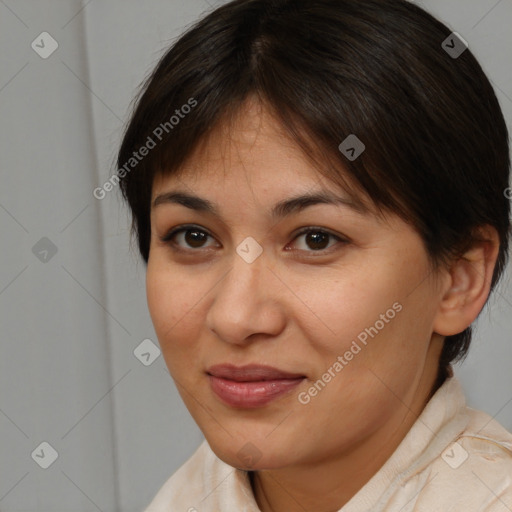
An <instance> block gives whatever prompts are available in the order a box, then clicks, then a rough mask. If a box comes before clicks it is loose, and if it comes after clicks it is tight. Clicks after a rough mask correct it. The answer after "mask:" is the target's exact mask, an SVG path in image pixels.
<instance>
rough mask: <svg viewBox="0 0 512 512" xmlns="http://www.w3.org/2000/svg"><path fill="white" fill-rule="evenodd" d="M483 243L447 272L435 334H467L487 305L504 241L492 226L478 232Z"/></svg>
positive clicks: (436, 319)
mask: <svg viewBox="0 0 512 512" xmlns="http://www.w3.org/2000/svg"><path fill="white" fill-rule="evenodd" d="M477 235H478V236H479V238H480V240H479V241H477V242H475V244H474V245H473V246H472V247H471V248H470V249H469V250H468V251H467V252H466V253H464V255H462V256H461V257H460V258H459V259H458V260H456V261H455V262H454V263H453V264H452V266H451V267H450V268H449V269H448V270H447V271H446V272H447V276H446V278H447V279H446V280H445V281H444V282H445V283H446V284H445V285H444V287H443V290H442V293H443V295H442V297H441V301H440V304H439V309H438V311H437V314H436V316H435V318H434V324H433V328H434V332H436V333H438V334H440V335H442V336H453V335H455V334H459V333H460V332H462V331H464V330H465V329H466V328H467V327H469V326H470V325H471V324H472V323H473V321H474V320H475V319H476V318H477V316H478V315H479V313H480V311H481V310H482V308H483V307H484V305H485V302H486V300H487V297H488V296H489V292H490V289H491V281H492V276H493V272H494V267H495V265H496V260H497V258H498V253H499V248H500V239H499V235H498V232H497V231H496V229H495V228H494V227H492V226H488V225H486V226H482V227H480V228H478V229H477Z"/></svg>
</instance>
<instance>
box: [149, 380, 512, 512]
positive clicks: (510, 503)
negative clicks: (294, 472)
mask: <svg viewBox="0 0 512 512" xmlns="http://www.w3.org/2000/svg"><path fill="white" fill-rule="evenodd" d="M370 511H371V512H381V511H383V512H384V511H385V512H450V511H453V512H455V511H457V512H512V434H511V433H510V432H508V431H507V430H505V429H504V428H503V427H502V426H501V425H500V424H499V423H498V422H497V421H495V420H493V419H492V418H491V417H490V416H489V415H488V414H486V413H484V412H481V411H477V410H474V409H471V408H469V407H467V406H466V400H465V397H464V392H463V390H462V387H461V385H460V382H459V381H458V380H457V378H456V377H451V378H448V379H447V380H446V381H445V382H444V384H443V385H442V386H441V387H440V388H439V389H438V390H437V392H436V393H435V394H434V396H433V397H432V398H431V400H430V401H429V402H428V404H427V405H426V407H425V409H424V410H423V412H422V413H421V415H420V416H419V418H418V419H417V420H416V422H415V423H414V425H413V426H412V427H411V429H410V430H409V432H408V433H407V435H406V436H405V438H404V439H403V440H402V442H401V443H400V445H399V446H398V448H397V449H396V450H395V452H394V453H393V454H392V455H391V457H390V458H389V459H388V460H387V462H386V463H385V464H384V465H383V466H382V467H381V468H380V470H379V471H378V472H377V473H376V474H375V475H374V476H373V477H372V478H371V479H370V480H369V481H368V482H367V483H366V484H365V485H364V486H363V487H362V488H361V489H360V490H359V492H358V493H357V494H356V495H354V496H353V497H352V499H351V500H350V501H349V502H348V503H347V504H346V505H345V506H344V507H342V508H341V509H340V512H370ZM145 512H259V508H258V505H257V504H256V501H255V499H254V496H253V493H252V489H251V485H250V482H249V474H248V473H247V472H246V471H243V470H240V469H236V468H233V467H232V466H229V465H227V464H226V463H224V462H222V461H221V460H220V459H219V458H218V457H217V456H216V455H215V454H214V453H213V451H212V450H211V448H210V447H209V445H208V443H207V442H206V441H203V443H202V444H201V445H200V446H199V448H198V449H197V451H196V452H195V453H194V454H193V455H192V457H191V458H190V459H189V460H188V461H187V462H186V463H185V464H183V466H181V468H180V469H179V470H178V471H177V472H176V473H175V474H174V475H173V476H171V478H169V480H167V482H166V483H165V484H164V485H163V487H162V488H161V489H160V490H159V492H158V493H157V495H156V496H155V498H154V499H153V501H152V502H151V504H150V505H149V506H148V507H147V508H146V510H145ZM279 512H281V511H279Z"/></svg>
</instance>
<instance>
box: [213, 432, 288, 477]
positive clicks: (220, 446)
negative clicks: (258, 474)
mask: <svg viewBox="0 0 512 512" xmlns="http://www.w3.org/2000/svg"><path fill="white" fill-rule="evenodd" d="M206 439H207V441H208V444H209V445H210V447H211V449H212V451H213V452H214V453H215V455H217V457H218V458H219V459H220V460H222V461H223V462H225V463H226V464H229V465H230V466H233V467H235V468H238V469H242V470H244V471H261V470H266V469H278V468H282V467H285V466H287V465H289V463H290V462H291V461H290V460H288V457H287V456H286V454H283V453H280V452H279V446H281V447H282V446H283V445H282V444H280V443H279V444H278V446H277V447H274V446H271V445H270V443H268V442H266V443H263V442H258V441H255V442H251V441H245V442H244V440H240V441H236V440H233V438H230V442H228V443H224V442H220V443H218V442H215V440H211V439H210V438H208V437H206ZM276 449H277V451H276Z"/></svg>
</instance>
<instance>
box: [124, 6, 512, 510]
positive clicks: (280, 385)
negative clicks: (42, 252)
mask: <svg viewBox="0 0 512 512" xmlns="http://www.w3.org/2000/svg"><path fill="white" fill-rule="evenodd" d="M118 168H119V172H118V175H119V178H120V179H121V183H120V184H121V188H122V191H123V194H124V197H125V199H126V200H127V202H128V205H129V207H130V208H131V212H132V215H133V232H134V234H135V235H136V236H137V240H138V246H139V249H140V253H141V255H142V258H143V260H144V261H145V262H146V264H147V298H148V306H149V311H150V314H151V318H152V321H153V324H154V327H155V331H156V334H157V336H158V339H159V343H160V346H161V348H162V352H163V355H164V358H165V361H166V364H167V367H168V368H169V371H170V373H171V375H172V377H173V379H174V380H175V382H176V385H177V387H178V389H179V392H180V395H181V397H182V398H183V401H184V403H185V404H186V406H187V408H188V410H189V411H190V413H191V415H192V416H193V418H194V420H195V421H196V423H197V424H198V426H199V428H200V429H201V430H202V432H203V433H204V436H205V441H204V442H203V443H202V445H201V446H200V447H199V448H198V450H197V451H196V452H195V454H194V455H193V456H192V457H191V458H190V459H189V461H187V462H186V463H185V464H184V465H183V466H182V467H181V468H180V469H179V470H178V471H177V472H176V473H175V474H174V475H173V476H172V477H171V478H170V479H169V480H168V482H166V483H165V485H164V486H163V487H162V489H161V490H160V491H159V493H158V494H157V496H156V497H155V498H154V500H153V501H152V503H151V504H150V505H149V507H148V508H147V512H160V511H164V510H165V511H167V510H172V511H180V510H183V511H187V510H188V511H189V512H192V511H199V512H206V511H211V512H214V511H215V512H219V511H223V512H226V511H241V510H245V511H258V510H259V511H262V512H272V511H273V512H295V511H305V510H307V511H315V512H328V511H329V512H330V511H335V510H343V511H344V512H356V511H357V512H359V511H368V510H372V511H394V512H398V511H402V512H406V511H413V510H414V511H429V512H431V511H438V510H443V511H444V510H460V511H465V512H468V511H477V510H478V511H484V510H485V511H487V512H491V511H492V512H498V511H506V510H512V435H511V434H510V433H509V432H507V431H506V430H505V429H504V428H503V427H502V426H501V425H499V424H498V423H497V422H496V421H495V420H493V419H492V418H491V417H490V416H488V415H487V414H484V413H483V412H479V411H475V410H472V409H469V408H468V407H466V405H465V401H464V394H463V391H462V389H461V386H460V384H459V382H458V381H457V379H456V378H455V377H454V376H453V372H452V367H451V364H452V363H453V362H455V361H457V360H460V359H462V358H463V357H464V355H465V354H466V353H467V350H468V348H469V345H470V341H471V324H472V323H473V321H474V320H475V319H476V318H477V316H478V314H479V313H480V311H481V310H482V308H483V307H484V305H485V303H486V301H487V300H488V297H489V295H490V293H491V291H492V290H493V289H494V287H495V286H496V284H497V282H498V280H499V278H500V276H501V274H502V272H503V270H504V267H505V264H506V261H507V250H508V243H509V233H510V221H509V211H510V207H509V201H508V199H507V197H506V195H507V194H506V191H507V189H508V187H509V169H510V161H509V147H508V133H507V128H506V125H505V121H504V119H503V115H502V113H501V110H500V107H499V104H498V101H497V99H496V96H495V94H494V92H493V89H492V87H491V85H490V83H489V81H488V79H487V78H486V76H485V75H484V73H483V71H482V69H481V67H480V65H479V64H478V62H477V61H476V60H475V58H474V56H473V55H472V53H471V52H470V50H469V49H468V48H467V44H466V43H465V41H464V40H463V39H462V37H461V36H459V35H457V34H455V33H451V31H450V30H449V29H448V28H447V27H446V26H445V25H443V24H442V23H440V22H439V21H437V20H436V19H434V18H433V17H432V16H431V15H429V14H427V13H426V12H425V11H423V10H422V9H421V8H419V7H418V6H416V5H414V4H412V3H409V2H406V1H401V0H398V1H397V0H364V1H361V0H293V1H288V0H274V1H270V0H235V1H233V2H230V3H228V4H226V5H224V6H222V7H220V8H218V9H216V10H214V11H213V12H212V13H210V14H208V15H207V16H206V17H204V19H202V20H200V21H199V22H198V23H197V24H196V25H195V26H194V27H192V28H191V29H190V30H188V31H187V32H186V33H185V34H184V35H182V36H181V37H180V38H179V39H178V41H177V42H176V43H175V44H174V45H173V46H172V48H171V49H170V50H169V51H168V52H167V54H166V55H165V56H164V57H163V58H162V60H161V61H160V63H159V64H158V66H157V67H156V69H155V71H154V72H153V73H152V75H151V76H150V77H149V79H148V81H147V83H146V84H145V87H144V89H143V92H142V94H141V96H140V98H139V100H138V103H137V106H136V109H135V111H134V113H133V116H132V119H131V121H130V123H129V125H128V127H127V131H126V134H125V137H124V140H123V142H122V146H121V149H120V152H119V157H118Z"/></svg>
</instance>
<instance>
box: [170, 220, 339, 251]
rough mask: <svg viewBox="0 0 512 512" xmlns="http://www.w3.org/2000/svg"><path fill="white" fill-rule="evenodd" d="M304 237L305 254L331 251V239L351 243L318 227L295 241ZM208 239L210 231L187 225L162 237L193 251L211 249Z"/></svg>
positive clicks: (306, 230)
mask: <svg viewBox="0 0 512 512" xmlns="http://www.w3.org/2000/svg"><path fill="white" fill-rule="evenodd" d="M302 236H305V238H304V244H303V247H304V245H305V247H306V249H304V248H299V251H304V252H322V251H325V250H326V249H329V248H330V247H332V245H335V244H331V246H329V238H331V239H335V240H336V241H338V242H341V243H348V242H349V241H348V240H346V239H344V238H341V237H339V236H337V235H334V234H333V233H330V232H329V231H326V230H325V229H323V228H317V227H307V228H304V229H302V230H301V231H299V232H298V233H297V234H296V236H295V238H294V239H293V240H294V241H295V240H298V239H299V238H300V237H302ZM208 238H213V236H212V235H211V234H210V233H209V232H208V231H206V230H204V229H202V228H200V227H198V226H194V225H185V226H179V227H178V228H175V229H172V230H171V231H170V232H169V233H167V234H166V235H165V236H163V237H161V241H162V242H164V243H167V244H169V245H171V246H172V248H173V250H177V251H193V250H194V249H202V248H208V247H211V246H207V245H204V244H205V241H206V240H207V239H208ZM180 241H181V242H185V244H186V246H183V245H182V243H180ZM326 246H327V247H326ZM308 248H309V249H310V250H308ZM287 250H289V249H287Z"/></svg>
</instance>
